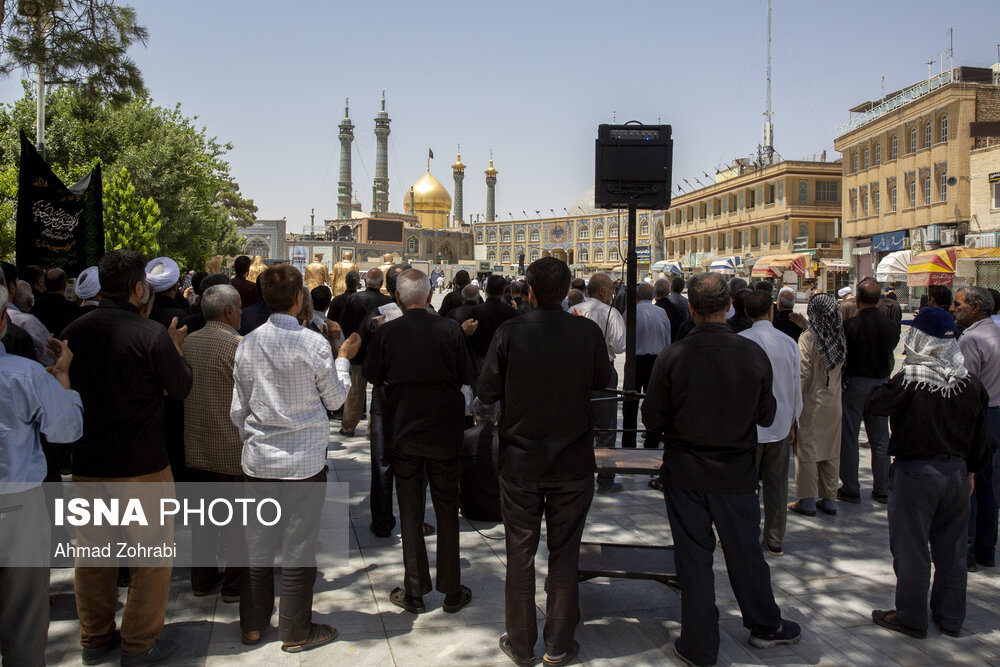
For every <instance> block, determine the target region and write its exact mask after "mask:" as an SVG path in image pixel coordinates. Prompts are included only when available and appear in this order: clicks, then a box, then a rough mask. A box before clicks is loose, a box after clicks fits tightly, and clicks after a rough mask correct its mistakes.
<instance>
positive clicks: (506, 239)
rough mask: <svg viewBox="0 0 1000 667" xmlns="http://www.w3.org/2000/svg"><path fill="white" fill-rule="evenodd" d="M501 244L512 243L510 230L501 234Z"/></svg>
mask: <svg viewBox="0 0 1000 667" xmlns="http://www.w3.org/2000/svg"><path fill="white" fill-rule="evenodd" d="M500 243H510V230H509V229H505V230H503V231H502V232H500Z"/></svg>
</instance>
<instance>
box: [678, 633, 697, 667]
mask: <svg viewBox="0 0 1000 667" xmlns="http://www.w3.org/2000/svg"><path fill="white" fill-rule="evenodd" d="M673 646H674V655H676V656H677V659H678V660H680V661H681V662H683V663H684V664H685V665H687V667H699V665H698V663H697V662H695V661H694V660H692V659H691V658H689V657H687V656H686V655H684V654H683V653H681V650H680V649H679V648H677V640H676V639H675V640H674V644H673Z"/></svg>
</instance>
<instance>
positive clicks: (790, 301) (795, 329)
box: [774, 287, 805, 342]
mask: <svg viewBox="0 0 1000 667" xmlns="http://www.w3.org/2000/svg"><path fill="white" fill-rule="evenodd" d="M796 320H798V321H796ZM802 321H803V319H802V317H801V316H796V315H795V290H793V289H792V288H791V287H782V288H781V289H780V290H779V291H778V312H777V313H775V314H774V328H775V329H777V330H778V331H780V332H781V333H783V334H785V335H786V336H791V337H792V339H794V340H795V341H796V342H798V340H799V336H801V335H802V332H803V331H805V327H804V326H803V325H802V324H801V322H802Z"/></svg>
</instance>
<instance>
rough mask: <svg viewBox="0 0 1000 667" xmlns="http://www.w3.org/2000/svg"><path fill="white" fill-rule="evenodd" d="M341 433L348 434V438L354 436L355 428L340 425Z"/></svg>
mask: <svg viewBox="0 0 1000 667" xmlns="http://www.w3.org/2000/svg"><path fill="white" fill-rule="evenodd" d="M340 435H346V436H347V437H348V438H350V437H353V436H354V429H351V430H350V431H348V430H347V429H346V428H344V427H343V426H341V427H340Z"/></svg>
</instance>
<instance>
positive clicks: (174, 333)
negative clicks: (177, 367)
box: [167, 317, 188, 357]
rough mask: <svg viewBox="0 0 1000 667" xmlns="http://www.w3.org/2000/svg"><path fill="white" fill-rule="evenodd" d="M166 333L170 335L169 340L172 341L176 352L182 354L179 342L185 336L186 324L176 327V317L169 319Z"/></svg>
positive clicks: (181, 341) (180, 342) (186, 331)
mask: <svg viewBox="0 0 1000 667" xmlns="http://www.w3.org/2000/svg"><path fill="white" fill-rule="evenodd" d="M167 333H168V334H169V335H170V340H172V341H173V342H174V347H176V348H177V353H178V354H179V355H181V356H182V357H183V356H184V352H183V351H182V350H181V344H182V343H183V342H184V339H185V338H187V333H188V328H187V325H184V326H182V327H181V328H180V329H178V328H177V318H176V317H175V318H174V319H172V320H170V326H169V327H167Z"/></svg>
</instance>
